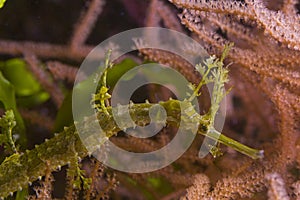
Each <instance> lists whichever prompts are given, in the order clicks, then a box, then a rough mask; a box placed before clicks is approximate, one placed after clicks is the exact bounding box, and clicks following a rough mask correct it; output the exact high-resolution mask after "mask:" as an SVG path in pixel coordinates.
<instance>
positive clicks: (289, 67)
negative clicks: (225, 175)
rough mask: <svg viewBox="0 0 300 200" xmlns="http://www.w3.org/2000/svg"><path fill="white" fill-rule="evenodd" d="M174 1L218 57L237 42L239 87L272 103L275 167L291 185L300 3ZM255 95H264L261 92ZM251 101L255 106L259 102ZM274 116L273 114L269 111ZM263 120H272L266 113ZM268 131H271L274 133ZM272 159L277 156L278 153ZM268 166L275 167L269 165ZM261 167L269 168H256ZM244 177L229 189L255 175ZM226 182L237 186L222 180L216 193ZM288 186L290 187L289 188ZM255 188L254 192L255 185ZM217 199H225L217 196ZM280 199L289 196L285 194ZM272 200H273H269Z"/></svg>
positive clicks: (260, 180) (183, 18)
mask: <svg viewBox="0 0 300 200" xmlns="http://www.w3.org/2000/svg"><path fill="white" fill-rule="evenodd" d="M171 2H172V3H174V4H175V5H176V6H177V7H179V8H181V9H183V11H182V13H181V14H180V15H179V16H180V19H181V22H182V23H183V24H184V25H185V26H187V27H188V28H189V29H190V31H191V32H193V33H195V34H196V36H197V37H198V40H199V41H200V42H201V43H203V44H204V46H205V47H206V48H207V50H208V51H210V52H212V53H218V52H220V49H221V47H222V45H223V44H224V43H228V42H230V41H234V42H235V47H234V49H233V51H231V52H230V55H229V60H230V62H233V63H234V66H233V67H232V71H233V72H232V75H233V76H232V78H233V80H236V81H238V82H235V84H247V83H246V82H250V84H251V85H252V87H255V88H256V89H258V90H259V91H261V94H264V95H265V97H267V98H268V99H269V100H270V101H272V102H273V105H274V107H273V108H272V107H271V108H272V109H273V111H272V112H274V111H276V112H277V113H278V115H277V116H278V117H277V119H278V120H279V124H278V127H279V128H278V130H279V132H280V135H279V136H277V137H278V138H279V139H280V142H279V143H276V145H278V146H277V149H278V150H277V153H279V157H278V158H274V159H275V160H276V162H274V161H273V162H271V163H272V164H271V165H272V166H273V168H274V170H275V169H278V170H280V173H281V174H282V175H281V176H282V177H284V180H286V181H285V183H282V184H283V185H285V184H286V185H289V184H291V183H290V182H288V181H287V179H286V178H287V177H288V176H291V175H290V174H289V172H288V168H289V167H291V166H293V167H296V168H298V169H299V162H298V163H296V161H297V159H296V155H297V154H298V151H297V150H296V143H295V142H296V141H297V140H298V139H299V136H300V131H299V120H298V119H299V114H300V113H299V108H298V107H299V102H300V96H299V92H298V91H299V89H300V85H299V84H300V76H299V73H300V68H299V66H300V65H299V58H300V51H299V44H300V43H299V41H300V40H299V37H300V28H299V22H300V17H299V14H297V10H296V7H295V5H296V3H297V1H283V2H282V6H281V9H280V10H277V11H275V10H271V9H269V8H267V7H268V5H267V3H268V2H263V1H256V0H254V1H250V0H249V1H201V0H197V1H194V0H190V1H183V0H171ZM235 71H237V73H236V72H235ZM239 74H242V76H243V78H242V79H241V78H239V77H238V76H239ZM235 76H236V77H235ZM241 81H242V82H241ZM243 82H244V83H243ZM234 87H235V86H234ZM233 91H234V89H233ZM241 94H242V93H241ZM235 95H238V96H239V97H240V98H242V99H245V100H244V101H245V102H247V101H248V100H250V99H251V98H250V97H249V96H248V95H242V96H240V95H239V94H238V92H237V93H236V94H235ZM253 95H256V96H258V97H259V96H260V95H259V94H258V93H257V94H253ZM265 97H264V98H265ZM246 100H247V101H246ZM252 103H254V104H255V100H254V102H252ZM252 103H251V104H252ZM269 106H270V105H269ZM249 108H250V107H249ZM261 109H264V108H261ZM252 111H253V110H252ZM255 113H256V112H255ZM270 114H271V115H273V114H272V113H270V112H269V115H270ZM274 114H275V113H274ZM249 116H250V115H249ZM264 117H265V118H269V117H271V116H268V115H264ZM269 122H270V123H271V126H274V125H275V124H274V121H273V122H272V121H269ZM272 124H273V125H272ZM265 131H270V132H271V129H269V130H268V129H267V130H265ZM260 134H268V133H260ZM272 151H274V150H272ZM275 152H276V151H275ZM277 153H276V154H275V155H277ZM269 156H271V157H273V156H274V155H273V154H271V155H269ZM271 160H272V159H271ZM264 165H270V163H269V164H264ZM256 168H257V169H259V168H264V167H263V166H259V165H257V166H256ZM271 171H272V170H271ZM260 173H261V175H260V176H258V177H257V178H256V180H255V179H253V181H254V182H253V183H254V185H255V184H257V186H258V187H259V185H261V186H262V185H264V184H263V179H264V175H263V174H264V172H263V171H260ZM274 173H275V172H274ZM274 173H273V174H274ZM243 176H244V178H242V179H243V180H242V179H241V180H240V181H241V182H240V183H239V184H237V188H231V189H229V190H230V191H232V192H234V191H236V192H237V193H239V192H238V190H239V189H240V188H241V187H242V186H239V185H245V183H246V180H247V177H251V176H252V175H251V173H250V174H244V175H243ZM270 176H271V175H270ZM279 176H280V175H279ZM267 177H269V176H267ZM272 177H273V176H272ZM294 178H295V177H294ZM225 180H226V181H228V182H229V183H228V184H231V183H233V180H230V179H222V180H220V181H219V182H217V184H216V186H215V188H214V190H213V191H218V192H220V194H221V193H222V191H224V190H225V188H223V189H222V188H220V186H221V185H222V184H224V182H223V181H225ZM268 180H270V181H271V182H272V183H274V180H273V179H272V178H270V177H269V179H268ZM272 180H273V181H272ZM237 182H238V181H237ZM274 184H275V183H274ZM254 185H253V186H254ZM286 185H285V187H289V186H286ZM268 187H272V186H270V185H269V186H268ZM250 188H252V189H253V187H252V186H250ZM250 188H249V190H248V191H250V193H248V194H246V195H243V194H242V193H239V194H240V195H239V196H251V193H253V192H255V190H252V189H250ZM195 189H196V187H195V186H194V189H191V190H193V191H195ZM270 190H271V188H270ZM188 191H189V190H188ZM215 194H217V193H215ZM188 195H189V194H188ZM199 195H202V194H199ZM270 195H271V194H270ZM289 196H290V197H291V196H292V194H291V193H290V194H289ZM214 198H216V199H219V198H224V197H222V196H218V195H216V196H214ZM226 198H232V196H230V195H229V196H227V197H226ZM277 198H279V199H280V198H287V197H286V195H283V196H281V197H277ZM270 199H273V198H272V197H270Z"/></svg>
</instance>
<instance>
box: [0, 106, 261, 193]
mask: <svg viewBox="0 0 300 200" xmlns="http://www.w3.org/2000/svg"><path fill="white" fill-rule="evenodd" d="M159 104H160V105H161V106H163V107H164V108H165V110H166V112H167V123H168V124H170V125H175V126H178V125H179V124H180V119H182V118H181V109H180V101H178V100H169V101H166V102H160V103H159ZM152 105H154V104H150V103H141V104H133V105H131V106H130V108H129V111H130V115H131V117H132V120H133V121H134V122H135V123H136V124H138V125H141V124H147V123H150V118H149V109H150V107H151V106H152ZM107 112H108V113H109V115H107V114H105V113H104V112H98V113H97V119H98V120H99V124H100V126H101V127H102V130H103V131H104V132H105V133H106V136H107V137H110V136H113V135H116V134H117V133H118V132H119V131H120V129H119V128H118V127H117V125H116V123H115V121H114V120H113V117H112V109H111V107H107ZM199 116H200V115H198V116H196V117H198V118H199ZM187 117H188V116H187ZM92 119H93V118H92V117H87V118H86V119H85V120H84V121H83V122H80V123H83V124H84V125H87V126H88V124H89V123H91V120H92ZM199 127H201V128H199V129H198V133H199V134H202V135H204V136H207V134H206V132H204V131H203V130H207V122H204V121H203V122H201V120H200V125H199ZM203 127H204V128H203ZM128 128H130V127H128ZM210 131H211V132H212V133H213V134H210V135H209V137H210V138H211V139H214V140H217V141H218V142H220V143H222V144H225V145H227V146H229V147H232V148H233V149H235V150H237V151H238V152H241V153H243V154H245V155H247V156H250V157H251V158H253V159H258V158H262V157H263V153H262V151H260V150H256V149H252V148H250V147H247V146H245V145H243V144H241V143H239V142H237V141H235V140H233V139H230V138H228V137H226V136H225V135H223V134H220V133H218V132H217V131H216V130H214V129H210ZM74 155H77V156H79V157H81V158H83V157H85V156H87V155H88V151H87V149H86V148H85V146H84V145H83V142H82V141H81V139H80V137H79V135H78V133H77V131H76V128H75V125H72V126H70V127H69V128H65V130H64V131H62V132H61V133H59V134H57V135H55V136H54V137H53V138H51V139H49V140H47V141H45V142H44V143H42V144H41V145H38V146H36V147H35V148H34V149H32V150H27V151H26V152H24V153H20V154H13V155H12V156H10V157H8V158H6V159H5V160H4V161H3V162H2V163H1V165H0V188H1V189H0V198H4V197H6V196H8V195H9V194H10V193H12V192H15V191H18V190H21V189H22V188H25V187H27V186H28V184H29V183H31V182H33V181H35V180H36V179H38V178H39V177H41V176H43V175H45V171H46V170H49V167H50V169H51V170H52V171H55V170H56V169H57V168H59V167H60V166H64V165H67V164H68V163H70V162H71V161H72V160H73V159H74Z"/></svg>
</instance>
